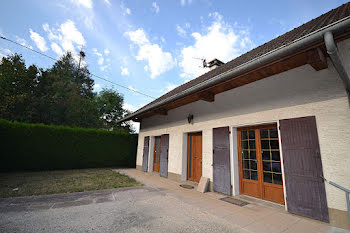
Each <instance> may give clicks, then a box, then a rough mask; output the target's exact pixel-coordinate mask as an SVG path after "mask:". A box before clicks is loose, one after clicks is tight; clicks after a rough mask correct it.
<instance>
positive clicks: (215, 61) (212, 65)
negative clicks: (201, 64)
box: [208, 58, 225, 69]
mask: <svg viewBox="0 0 350 233" xmlns="http://www.w3.org/2000/svg"><path fill="white" fill-rule="evenodd" d="M223 64H225V63H223V62H222V61H220V60H218V59H216V58H215V59H213V60H211V61H210V62H208V67H209V68H210V69H214V68H216V67H218V66H221V65H223Z"/></svg>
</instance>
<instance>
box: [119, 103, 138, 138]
mask: <svg viewBox="0 0 350 233" xmlns="http://www.w3.org/2000/svg"><path fill="white" fill-rule="evenodd" d="M123 109H125V110H128V111H130V112H135V111H136V110H137V108H136V107H135V106H134V105H132V104H128V103H123ZM130 123H131V126H132V128H133V129H134V130H135V132H136V133H139V131H140V123H138V122H134V121H130Z"/></svg>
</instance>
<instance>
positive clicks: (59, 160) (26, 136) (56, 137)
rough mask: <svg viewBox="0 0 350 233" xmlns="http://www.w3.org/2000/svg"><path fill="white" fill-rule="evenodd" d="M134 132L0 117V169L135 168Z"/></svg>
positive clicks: (135, 140) (135, 135)
mask: <svg viewBox="0 0 350 233" xmlns="http://www.w3.org/2000/svg"><path fill="white" fill-rule="evenodd" d="M136 150H137V134H127V133H124V132H114V131H106V130H97V129H82V128H70V127H63V126H47V125H43V124H27V123H18V122H10V121H5V120H0V170H2V171H14V170H52V169H71V168H93V167H135V164H136Z"/></svg>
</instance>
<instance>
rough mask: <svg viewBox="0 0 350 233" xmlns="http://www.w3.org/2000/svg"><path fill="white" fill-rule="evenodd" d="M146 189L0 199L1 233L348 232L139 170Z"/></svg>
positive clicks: (136, 175)
mask: <svg viewBox="0 0 350 233" xmlns="http://www.w3.org/2000/svg"><path fill="white" fill-rule="evenodd" d="M120 172H124V173H126V174H128V175H130V176H133V177H134V178H136V179H138V180H140V181H141V182H143V183H145V184H146V185H145V186H143V187H134V188H122V189H113V190H102V191H92V192H85V193H73V194H58V195H50V196H40V197H30V198H8V199H0V232H211V233H215V232H271V233H272V232H308V233H311V232H346V231H342V230H340V229H339V230H337V229H334V228H331V227H329V226H328V225H327V224H324V223H321V222H318V221H313V220H309V219H306V218H301V217H298V216H295V215H291V214H288V213H285V212H284V210H283V209H281V208H280V209H279V208H275V207H266V206H261V205H259V204H257V203H253V204H249V205H246V206H244V207H238V206H235V205H232V204H229V203H226V202H223V201H220V200H218V199H219V198H220V197H222V196H221V195H219V194H216V193H206V194H201V193H199V192H197V191H195V190H186V189H183V188H180V187H179V186H178V185H179V184H178V183H176V182H174V181H170V180H167V179H163V178H160V177H159V176H157V175H154V174H147V173H142V172H140V171H137V170H120Z"/></svg>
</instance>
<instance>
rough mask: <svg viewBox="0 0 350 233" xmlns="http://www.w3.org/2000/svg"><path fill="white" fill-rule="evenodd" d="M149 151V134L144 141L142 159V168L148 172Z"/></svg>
mask: <svg viewBox="0 0 350 233" xmlns="http://www.w3.org/2000/svg"><path fill="white" fill-rule="evenodd" d="M148 153H149V136H147V137H145V139H144V143H143V159H142V170H143V171H144V172H147V170H148Z"/></svg>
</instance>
